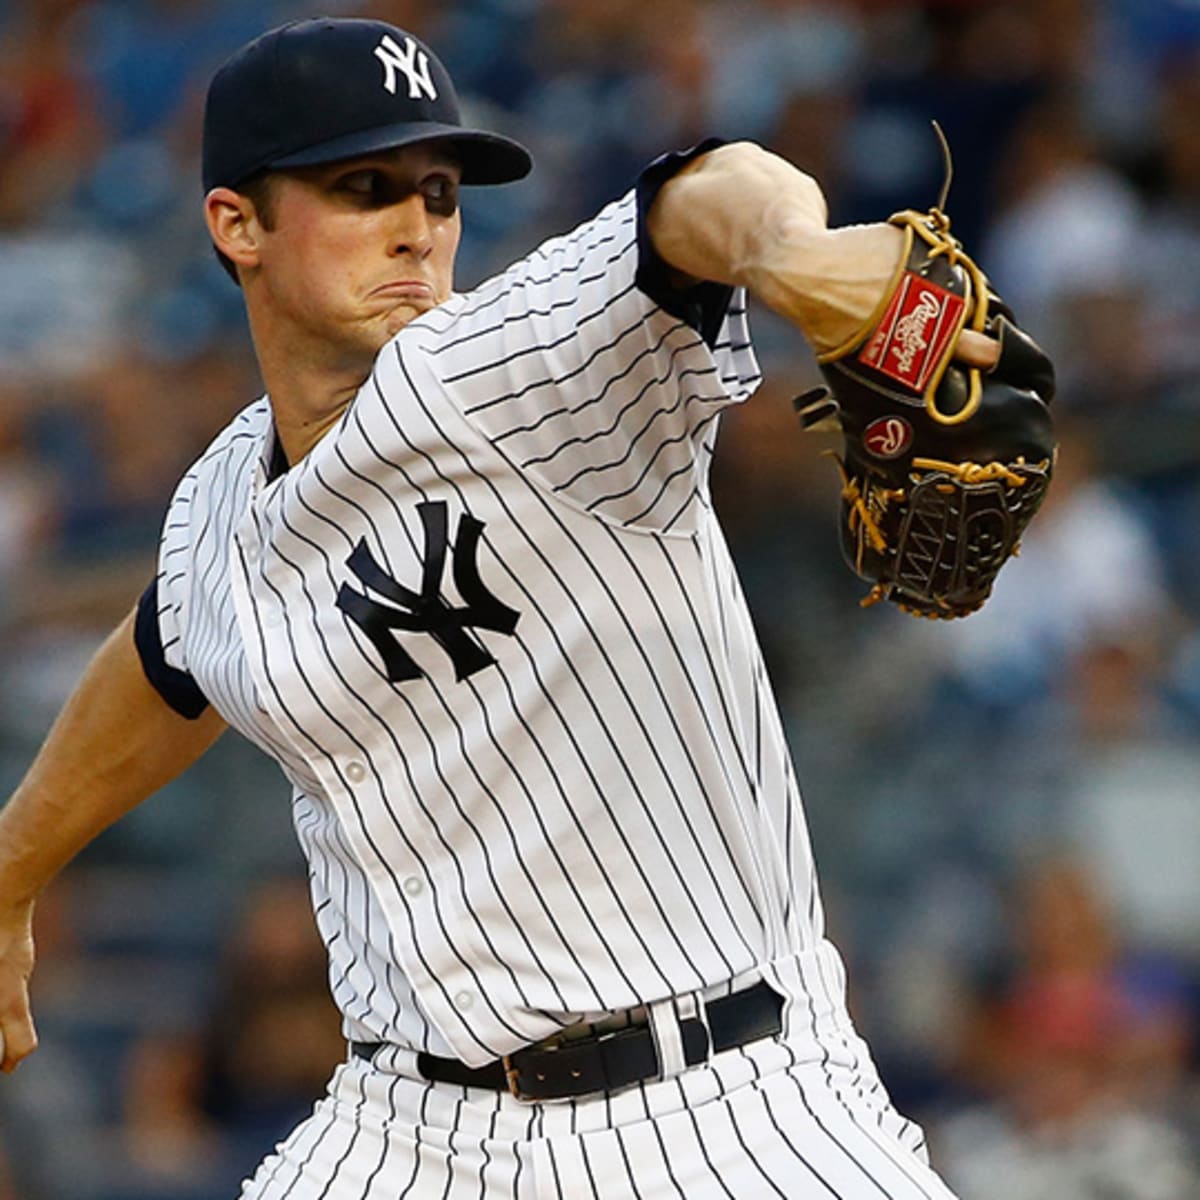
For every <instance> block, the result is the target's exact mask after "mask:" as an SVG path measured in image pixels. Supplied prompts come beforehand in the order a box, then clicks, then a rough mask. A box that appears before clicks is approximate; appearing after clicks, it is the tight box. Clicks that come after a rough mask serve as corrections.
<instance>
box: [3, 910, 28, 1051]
mask: <svg viewBox="0 0 1200 1200" xmlns="http://www.w3.org/2000/svg"><path fill="white" fill-rule="evenodd" d="M33 962H34V951H33V902H32V901H27V902H25V903H22V904H16V905H9V906H4V907H0V1071H4V1072H5V1073H6V1074H7V1073H8V1072H10V1071H12V1070H14V1069H15V1068H16V1066H17V1064H18V1063H19V1062H20V1061H21V1060H22V1059H23V1058H25V1057H26V1056H27V1055H29V1054H32V1053H33V1051H34V1050H36V1049H37V1033H36V1032H35V1031H34V1027H33V1014H32V1012H31V1011H30V1008H29V977H30V976H31V975H32V974H33Z"/></svg>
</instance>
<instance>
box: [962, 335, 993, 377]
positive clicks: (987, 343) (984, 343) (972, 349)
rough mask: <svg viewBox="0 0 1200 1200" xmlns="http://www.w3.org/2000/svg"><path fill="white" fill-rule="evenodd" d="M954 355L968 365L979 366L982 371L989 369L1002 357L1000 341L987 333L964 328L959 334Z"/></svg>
mask: <svg viewBox="0 0 1200 1200" xmlns="http://www.w3.org/2000/svg"><path fill="white" fill-rule="evenodd" d="M954 357H955V358H957V359H958V360H959V361H960V362H964V363H966V364H967V366H968V367H978V368H979V369H980V370H981V371H987V370H989V369H990V368H991V367H994V366H995V365H996V361H997V360H998V359H999V357H1000V343H999V342H998V341H997V340H996V339H995V338H994V337H989V336H988V335H987V334H986V333H979V332H978V331H977V330H974V329H964V330H963V331H962V333H960V334H959V336H958V345H957V346H956V347H955V350H954Z"/></svg>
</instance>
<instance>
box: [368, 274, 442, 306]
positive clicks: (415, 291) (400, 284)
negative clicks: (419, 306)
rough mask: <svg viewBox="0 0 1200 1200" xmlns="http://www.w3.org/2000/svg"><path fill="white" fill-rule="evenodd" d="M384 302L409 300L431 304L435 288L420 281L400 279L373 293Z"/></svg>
mask: <svg viewBox="0 0 1200 1200" xmlns="http://www.w3.org/2000/svg"><path fill="white" fill-rule="evenodd" d="M371 295H372V296H378V297H380V298H381V299H384V300H408V301H418V302H424V303H427V304H428V303H430V302H431V301H432V300H433V288H432V287H431V286H430V285H429V284H428V283H425V282H423V281H422V280H419V279H398V280H395V281H394V282H392V283H384V284H380V286H379V287H377V288H374V289H373V290H372V292H371Z"/></svg>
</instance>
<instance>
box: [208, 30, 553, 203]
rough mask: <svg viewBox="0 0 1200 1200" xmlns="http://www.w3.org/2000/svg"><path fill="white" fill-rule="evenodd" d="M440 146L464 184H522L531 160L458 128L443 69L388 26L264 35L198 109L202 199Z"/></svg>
mask: <svg viewBox="0 0 1200 1200" xmlns="http://www.w3.org/2000/svg"><path fill="white" fill-rule="evenodd" d="M430 139H437V140H438V141H443V142H445V143H447V144H448V145H450V146H452V148H453V151H454V154H455V156H456V157H457V158H458V160H459V161H460V162H461V164H462V168H463V177H462V181H463V183H467V184H475V183H508V182H510V181H512V180H514V179H520V178H522V177H523V176H525V175H527V174H529V171H530V168H531V167H532V166H533V160H532V159H531V158H530V156H529V151H528V150H526V149H525V147H524V146H522V145H521V144H520V143H518V142H514V141H513V140H512V139H511V138H506V137H503V136H502V135H500V134H498V133H488V132H486V131H484V130H482V129H470V128H467V127H465V126H464V125H463V123H462V118H461V116H460V115H459V110H458V97H457V96H456V95H455V92H454V85H453V83H452V82H451V81H450V76H449V74H448V73H447V71H446V68H445V67H444V66H442V64H441V63H440V62H439V61H438V58H437V56H436V55H435V54H434V53H433V51H432V50H430V49H429V47H428V46H426V45H425V44H424V43H423V42H421V41H419V40H418V39H417V38H415V37H413V36H412V34H410V33H405V31H404V30H403V29H397V28H396V27H395V26H394V25H388V24H386V23H385V22H383V21H369V20H363V19H359V18H332V17H318V18H316V19H313V20H306V21H296V22H293V23H292V24H290V25H283V26H280V27H279V28H278V29H272V30H270V31H269V32H267V33H264V34H263V35H262V36H261V37H258V38H256V39H255V40H254V41H252V42H250V43H248V44H247V45H245V46H243V47H242V48H241V49H240V50H239V51H237V53H235V54H234V55H233V56H232V57H231V58H230V59H229V60H228V61H227V62H225V64H224V65H223V66H222V67H221V68H220V69H219V70H218V71H217V73H216V75H214V76H213V79H212V82H211V83H210V84H209V88H208V98H207V101H206V103H205V107H204V154H203V167H202V176H203V181H204V190H205V191H206V192H207V191H208V190H209V189H211V188H214V187H222V186H224V187H236V186H237V185H238V184H239V183H241V182H243V181H244V180H246V179H249V178H250V176H252V175H254V174H256V173H257V172H259V171H262V170H266V169H268V168H285V167H303V166H311V165H313V164H315V163H325V162H335V161H337V160H338V159H342V158H352V157H354V156H355V155H358V154H369V153H372V152H373V151H376V150H390V149H393V148H394V147H397V146H407V145H410V144H411V143H413V142H424V141H428V140H430Z"/></svg>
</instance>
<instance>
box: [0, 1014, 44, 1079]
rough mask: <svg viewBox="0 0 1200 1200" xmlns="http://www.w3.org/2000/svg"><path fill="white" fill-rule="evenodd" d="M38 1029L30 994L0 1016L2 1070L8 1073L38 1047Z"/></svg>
mask: <svg viewBox="0 0 1200 1200" xmlns="http://www.w3.org/2000/svg"><path fill="white" fill-rule="evenodd" d="M37 1044H38V1039H37V1030H36V1029H35V1028H34V1025H33V1015H32V1013H31V1012H30V1011H29V998H28V995H26V996H24V997H23V998H22V1004H21V1005H15V1006H13V1007H12V1008H11V1009H10V1010H9V1011H8V1012H6V1013H5V1014H4V1016H3V1017H0V1071H3V1072H4V1073H5V1074H8V1073H9V1072H10V1071H13V1070H15V1069H16V1066H17V1064H18V1063H19V1062H21V1060H22V1059H24V1058H27V1057H28V1056H29V1055H30V1054H32V1053H33V1052H34V1051H35V1050H36V1049H37Z"/></svg>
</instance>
